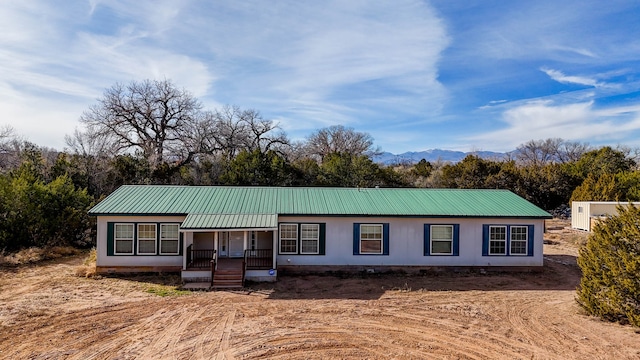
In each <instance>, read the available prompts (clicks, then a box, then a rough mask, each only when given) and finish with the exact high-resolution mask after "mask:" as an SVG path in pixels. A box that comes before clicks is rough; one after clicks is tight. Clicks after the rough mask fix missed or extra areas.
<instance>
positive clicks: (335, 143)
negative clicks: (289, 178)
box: [307, 125, 379, 161]
mask: <svg viewBox="0 0 640 360" xmlns="http://www.w3.org/2000/svg"><path fill="white" fill-rule="evenodd" d="M307 148H308V151H309V153H310V154H312V155H315V156H318V157H319V158H320V160H321V161H322V159H324V158H325V156H327V155H328V154H331V153H345V154H350V155H373V154H375V153H376V152H379V150H378V149H373V137H371V135H369V134H368V133H366V132H359V131H355V130H354V129H353V128H347V127H344V126H342V125H333V126H330V127H327V128H323V129H320V130H317V131H316V132H314V133H312V134H311V135H309V137H308V138H307Z"/></svg>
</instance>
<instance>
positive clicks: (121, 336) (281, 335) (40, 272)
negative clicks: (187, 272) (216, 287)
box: [0, 223, 640, 359]
mask: <svg viewBox="0 0 640 360" xmlns="http://www.w3.org/2000/svg"><path fill="white" fill-rule="evenodd" d="M548 226H549V227H550V228H551V230H549V232H548V234H546V239H547V241H546V243H547V244H546V245H545V268H544V270H543V271H542V272H541V273H527V274H517V273H489V274H480V273H462V274H456V273H445V274H429V275H413V276H409V275H402V274H395V275H380V274H370V275H367V276H352V277H341V278H338V277H331V276H304V277H302V276H301V277H283V278H281V279H280V281H279V282H278V283H276V284H259V285H252V286H251V287H249V288H248V289H247V290H246V291H234V292H223V291H219V292H193V293H190V292H180V291H175V290H174V287H172V286H167V285H165V284H166V283H167V282H168V283H171V282H175V281H177V280H178V279H177V277H134V278H104V277H103V278H100V279H87V278H83V277H78V276H76V275H74V274H75V271H76V270H75V269H76V267H77V266H78V265H79V264H81V263H82V260H83V259H82V257H75V258H66V259H64V260H55V261H51V262H47V263H41V264H38V265H32V266H24V267H18V268H4V269H0V358H6V359H133V358H140V359H153V358H163V359H164V358H172V359H173V358H175V359H213V358H217V359H223V358H226V359H242V358H280V359H289V358H304V359H327V358H370V359H383V358H396V359H411V358H413V359H420V358H436V359H437V358H443V359H488V358H490V359H638V358H640V333H638V332H637V331H636V330H634V329H633V328H631V327H630V326H623V325H619V324H613V323H607V322H602V321H599V320H597V319H594V318H591V317H588V316H585V315H583V314H581V312H580V309H579V307H578V306H577V305H576V303H575V288H576V286H577V284H578V281H579V269H578V268H577V266H576V255H577V245H576V244H575V243H576V241H577V240H579V238H580V237H579V236H578V235H576V234H573V233H571V232H570V231H567V230H561V228H562V226H564V224H561V223H551V224H548ZM159 295H168V296H164V297H163V296H159Z"/></svg>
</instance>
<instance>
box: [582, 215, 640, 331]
mask: <svg viewBox="0 0 640 360" xmlns="http://www.w3.org/2000/svg"><path fill="white" fill-rule="evenodd" d="M578 265H579V266H580V268H581V269H582V279H581V280H580V286H579V287H578V303H579V304H580V305H581V306H582V307H583V308H584V309H585V310H586V311H587V313H589V314H591V315H595V316H599V317H601V318H603V319H607V320H610V321H620V322H623V323H625V322H629V323H631V324H633V325H635V326H640V208H637V207H635V206H633V205H631V204H630V205H629V206H628V207H626V206H619V207H618V215H617V216H613V217H611V218H608V219H606V220H604V221H601V222H599V223H597V224H596V226H595V227H594V231H593V234H591V236H589V239H588V240H587V243H586V245H585V246H583V247H582V248H581V249H580V255H579V257H578Z"/></svg>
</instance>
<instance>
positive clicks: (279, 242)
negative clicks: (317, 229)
mask: <svg viewBox="0 0 640 360" xmlns="http://www.w3.org/2000/svg"><path fill="white" fill-rule="evenodd" d="M283 226H295V228H296V231H295V234H296V235H295V237H290V238H283V237H282V227H283ZM282 240H285V241H294V243H295V250H294V251H282ZM278 252H279V253H280V254H297V253H298V224H280V226H279V228H278Z"/></svg>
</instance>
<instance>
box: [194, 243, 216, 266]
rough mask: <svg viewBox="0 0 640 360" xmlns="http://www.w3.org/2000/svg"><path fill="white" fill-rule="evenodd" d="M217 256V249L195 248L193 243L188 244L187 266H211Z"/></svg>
mask: <svg viewBox="0 0 640 360" xmlns="http://www.w3.org/2000/svg"><path fill="white" fill-rule="evenodd" d="M215 257H216V251H215V250H213V249H211V250H194V249H193V245H189V246H187V268H196V269H203V268H209V267H210V266H211V260H214V259H215Z"/></svg>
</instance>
